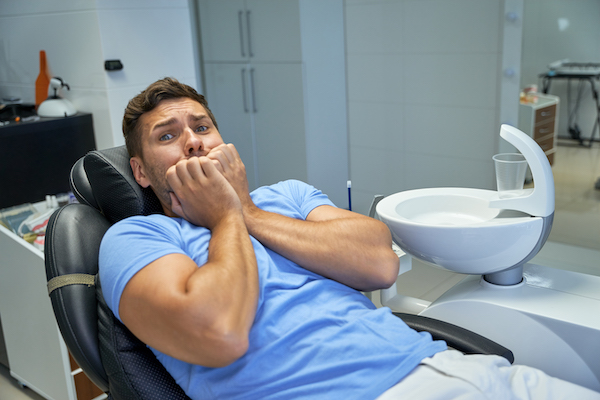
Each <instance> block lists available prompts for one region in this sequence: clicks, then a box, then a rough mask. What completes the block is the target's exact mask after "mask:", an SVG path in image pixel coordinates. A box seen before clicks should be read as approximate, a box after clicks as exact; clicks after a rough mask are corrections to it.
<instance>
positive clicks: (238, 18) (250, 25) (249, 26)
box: [198, 0, 302, 62]
mask: <svg viewBox="0 0 600 400" xmlns="http://www.w3.org/2000/svg"><path fill="white" fill-rule="evenodd" d="M198 8H199V13H200V28H201V35H202V37H201V40H202V50H203V56H204V61H208V62H247V61H251V62H253V61H256V62H299V61H300V60H301V56H302V51H301V42H300V6H299V2H298V0H245V1H244V0H200V1H199V7H198Z"/></svg>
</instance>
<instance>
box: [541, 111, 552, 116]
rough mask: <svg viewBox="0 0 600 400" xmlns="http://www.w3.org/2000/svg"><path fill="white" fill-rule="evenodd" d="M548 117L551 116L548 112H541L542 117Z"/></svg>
mask: <svg viewBox="0 0 600 400" xmlns="http://www.w3.org/2000/svg"><path fill="white" fill-rule="evenodd" d="M548 115H552V113H551V112H550V111H542V117H547V116H548Z"/></svg>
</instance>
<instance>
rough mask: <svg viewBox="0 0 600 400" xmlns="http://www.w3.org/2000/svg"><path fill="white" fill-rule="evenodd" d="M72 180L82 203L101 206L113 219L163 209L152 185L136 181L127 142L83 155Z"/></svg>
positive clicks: (160, 212)
mask: <svg viewBox="0 0 600 400" xmlns="http://www.w3.org/2000/svg"><path fill="white" fill-rule="evenodd" d="M70 184H71V190H72V191H73V194H74V195H75V197H77V200H79V202H80V203H83V204H87V205H90V206H92V207H94V208H96V209H98V210H100V211H101V212H102V214H104V216H105V217H106V218H107V219H108V220H109V221H110V222H111V223H115V222H117V221H120V220H122V219H124V218H127V217H131V216H133V215H150V214H162V213H163V210H162V206H161V204H160V202H159V201H158V198H157V197H156V195H155V194H154V192H153V191H152V189H150V188H142V187H141V186H140V185H138V183H137V182H136V181H135V178H134V177H133V172H132V171H131V167H130V165H129V153H128V152H127V148H126V147H125V146H119V147H113V148H110V149H105V150H95V151H91V152H89V153H88V154H86V155H85V156H83V158H82V159H80V160H79V161H78V162H76V163H75V165H74V166H73V168H72V169H71V177H70Z"/></svg>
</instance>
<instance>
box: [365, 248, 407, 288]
mask: <svg viewBox="0 0 600 400" xmlns="http://www.w3.org/2000/svg"><path fill="white" fill-rule="evenodd" d="M375 266H376V268H374V270H373V271H372V273H371V274H370V277H369V278H370V279H369V282H368V288H365V289H363V290H365V291H372V290H379V289H387V288H389V287H390V286H392V285H393V284H394V283H396V279H398V272H399V268H400V260H399V258H398V256H397V255H396V253H394V251H393V250H391V249H389V251H387V249H386V250H385V251H382V257H381V258H380V259H379V260H378V262H377V263H376V264H375Z"/></svg>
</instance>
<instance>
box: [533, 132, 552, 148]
mask: <svg viewBox="0 0 600 400" xmlns="http://www.w3.org/2000/svg"><path fill="white" fill-rule="evenodd" d="M536 142H537V144H539V145H540V147H541V148H542V150H543V151H544V152H547V151H548V150H552V149H553V148H554V135H549V136H548V137H546V138H543V139H539V140H536Z"/></svg>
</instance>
